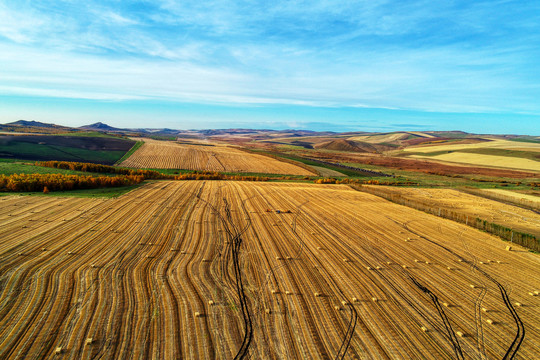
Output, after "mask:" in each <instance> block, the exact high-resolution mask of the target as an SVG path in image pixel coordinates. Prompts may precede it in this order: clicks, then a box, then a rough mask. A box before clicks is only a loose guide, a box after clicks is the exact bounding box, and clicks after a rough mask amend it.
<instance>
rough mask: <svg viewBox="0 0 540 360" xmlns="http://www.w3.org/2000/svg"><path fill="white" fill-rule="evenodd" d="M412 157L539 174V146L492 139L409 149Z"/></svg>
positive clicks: (408, 151) (407, 149)
mask: <svg viewBox="0 0 540 360" xmlns="http://www.w3.org/2000/svg"><path fill="white" fill-rule="evenodd" d="M405 152H406V153H411V155H410V156H411V157H415V158H425V159H430V160H440V161H446V162H453V163H459V164H468V165H480V166H489V167H499V168H508V169H518V170H526V171H534V172H540V144H537V143H524V142H518V141H507V140H494V141H484V142H477V143H470V144H445V145H428V146H426V145H424V146H418V147H414V146H413V147H408V148H406V149H405Z"/></svg>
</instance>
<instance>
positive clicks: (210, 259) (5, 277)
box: [0, 181, 540, 359]
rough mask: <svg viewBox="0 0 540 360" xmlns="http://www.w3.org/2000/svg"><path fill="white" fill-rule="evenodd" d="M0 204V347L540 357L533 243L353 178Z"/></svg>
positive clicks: (191, 184)
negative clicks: (365, 187) (399, 199)
mask: <svg viewBox="0 0 540 360" xmlns="http://www.w3.org/2000/svg"><path fill="white" fill-rule="evenodd" d="M0 204H1V206H0V225H1V226H0V237H1V239H2V242H1V243H0V289H1V292H0V358H2V359H16V358H27V359H35V358H58V356H60V357H61V358H66V359H98V358H102V359H127V358H130V359H131V358H134V359H172V358H187V359H203V358H204V359H206V358H208V359H211V358H219V359H230V358H235V357H237V358H247V357H250V358H253V359H266V358H270V359H329V358H332V359H335V358H338V359H381V358H382V359H403V358H407V359H410V358H427V359H455V358H458V359H479V358H483V359H501V358H503V357H504V356H508V358H515V359H533V358H539V357H540V351H539V350H538V347H537V344H538V343H539V341H540V329H539V327H538V324H539V323H540V311H538V309H539V305H540V296H536V295H537V292H538V291H539V290H540V276H538V275H539V268H540V267H539V265H540V256H538V255H536V254H532V253H529V252H525V251H511V252H509V251H505V250H504V248H505V243H503V242H502V241H500V240H499V239H497V238H495V237H492V236H490V235H488V234H485V233H482V232H479V231H476V230H473V229H470V228H468V227H466V226H463V225H460V224H457V223H454V222H452V221H448V220H444V219H440V218H438V217H435V216H431V215H427V214H425V213H422V212H418V211H415V210H412V209H410V208H407V207H402V206H399V205H395V204H392V203H390V202H387V201H385V200H382V199H380V198H378V197H375V196H372V195H369V194H365V193H361V192H357V191H354V190H352V189H350V188H348V187H346V186H342V185H314V184H313V185H305V184H292V183H289V184H285V183H280V184H272V183H250V182H219V181H208V182H200V181H188V182H180V181H178V182H154V183H151V184H148V185H146V186H144V187H142V188H139V189H138V190H136V191H133V192H131V193H129V194H127V195H124V196H122V197H120V198H118V199H111V200H92V199H74V198H55V197H29V196H26V197H4V198H1V199H0ZM267 210H272V211H267ZM276 210H280V213H279V214H278V213H276ZM287 210H290V211H291V213H286V211H287ZM531 294H532V295H531ZM55 352H58V353H59V354H58V355H55Z"/></svg>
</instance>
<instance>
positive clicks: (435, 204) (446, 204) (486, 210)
mask: <svg viewBox="0 0 540 360" xmlns="http://www.w3.org/2000/svg"><path fill="white" fill-rule="evenodd" d="M363 186H365V187H368V188H372V189H377V190H379V191H384V192H385V193H387V194H396V195H399V196H402V197H404V198H407V199H411V200H413V201H417V202H420V203H422V204H425V205H427V206H429V207H431V208H434V209H437V208H440V209H446V210H451V211H455V212H459V213H462V214H467V215H469V217H470V219H471V221H473V220H475V219H476V218H477V217H478V218H480V219H483V220H487V221H489V222H492V223H496V224H499V225H503V226H504V227H507V228H511V229H514V230H518V231H520V232H523V233H526V234H533V235H535V236H537V237H540V214H538V213H537V212H535V211H532V210H527V209H523V208H520V207H517V206H513V205H509V204H504V203H501V202H499V201H496V200H490V199H486V198H483V197H481V196H476V195H471V194H466V193H463V192H461V191H458V190H451V189H422V188H398V187H395V186H377V187H374V186H369V185H363ZM494 190H496V189H490V190H475V191H479V192H482V191H487V192H491V191H494ZM501 191H502V192H504V193H505V194H506V193H512V192H510V191H504V190H501ZM514 194H516V195H521V194H517V193H514ZM536 199H538V198H536Z"/></svg>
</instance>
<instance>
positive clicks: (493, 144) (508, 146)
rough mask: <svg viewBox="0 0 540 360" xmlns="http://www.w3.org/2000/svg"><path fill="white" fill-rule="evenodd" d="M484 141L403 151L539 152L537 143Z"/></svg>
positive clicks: (420, 146)
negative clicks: (481, 150) (494, 150)
mask: <svg viewBox="0 0 540 360" xmlns="http://www.w3.org/2000/svg"><path fill="white" fill-rule="evenodd" d="M485 140H490V141H487V142H479V143H469V144H459V143H458V144H452V143H449V144H443V145H433V144H430V145H419V146H411V147H408V148H406V149H404V151H409V152H415V153H416V152H423V153H430V152H437V151H459V150H466V149H481V148H482V149H483V148H490V149H504V150H520V151H535V152H540V144H538V143H528V142H527V143H524V142H519V141H509V140H493V139H490V138H485Z"/></svg>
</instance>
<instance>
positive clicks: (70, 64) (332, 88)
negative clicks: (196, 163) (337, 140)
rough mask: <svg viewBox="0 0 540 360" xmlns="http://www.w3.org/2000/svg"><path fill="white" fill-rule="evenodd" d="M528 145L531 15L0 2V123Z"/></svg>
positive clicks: (341, 5) (421, 4)
mask: <svg viewBox="0 0 540 360" xmlns="http://www.w3.org/2000/svg"><path fill="white" fill-rule="evenodd" d="M19 119H24V120H36V121H42V122H49V123H56V124H61V125H67V126H82V125H86V124H90V123H94V122H98V121H100V122H104V123H107V124H109V125H111V126H115V127H132V128H134V127H146V128H160V127H167V128H174V129H202V128H237V127H243V128H258V129H286V128H294V129H310V130H331V131H395V130H410V131H412V130H416V131H419V130H463V131H468V132H475V133H483V134H486V133H492V134H497V133H510V134H525V135H540V1H538V0H517V1H512V0H487V1H485V0H475V1H470V0H466V1H462V0H454V1H443V0H407V1H403V0H356V1H349V0H342V1H340V0H310V1H301V0H273V1H257V0H251V1H247V0H246V1H243V0H237V1H228V0H210V1H200V0H197V1H191V0H184V1H176V0H151V1H127V0H124V1H122V0H110V1H104V0H96V1H79V0H57V1H48V0H40V1H32V0H15V1H12V0H0V123H7V122H11V121H16V120H19Z"/></svg>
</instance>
